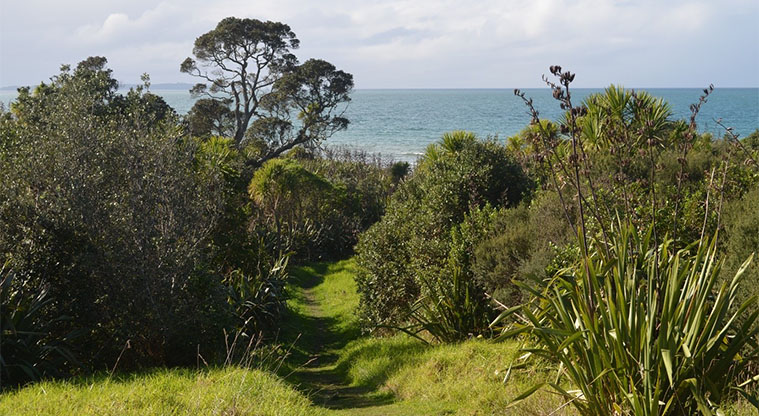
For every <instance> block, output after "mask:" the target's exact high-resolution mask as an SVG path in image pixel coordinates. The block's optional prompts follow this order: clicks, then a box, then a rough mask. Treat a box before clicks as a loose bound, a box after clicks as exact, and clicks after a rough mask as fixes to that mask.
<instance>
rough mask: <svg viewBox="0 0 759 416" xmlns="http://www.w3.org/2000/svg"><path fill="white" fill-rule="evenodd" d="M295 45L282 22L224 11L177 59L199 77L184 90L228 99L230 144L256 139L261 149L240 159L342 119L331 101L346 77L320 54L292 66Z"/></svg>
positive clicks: (263, 157) (341, 98)
mask: <svg viewBox="0 0 759 416" xmlns="http://www.w3.org/2000/svg"><path fill="white" fill-rule="evenodd" d="M299 45H300V41H299V40H298V39H297V38H296V37H295V33H293V31H292V30H290V27H289V26H288V25H286V24H284V23H278V22H271V21H267V22H262V21H260V20H256V19H238V18H235V17H228V18H226V19H223V20H222V21H221V22H219V24H218V25H217V26H216V28H215V29H213V30H211V31H210V32H208V33H206V34H204V35H202V36H200V37H198V38H197V39H196V40H195V46H194V48H193V55H195V59H192V58H187V59H185V61H184V62H182V64H181V66H180V71H182V72H184V73H187V74H190V75H193V76H196V77H199V78H201V79H203V80H204V82H203V83H199V84H197V85H195V87H193V88H192V90H190V91H191V93H193V94H194V95H196V96H200V95H205V96H207V97H209V98H211V99H214V100H224V99H228V100H229V101H230V103H231V106H232V110H231V111H232V113H233V115H234V120H235V123H234V140H235V145H236V146H237V147H238V148H241V147H243V144H244V142H245V141H246V139H247V138H255V139H257V140H263V141H264V143H265V144H266V146H264V151H263V152H262V153H261V154H260V155H258V156H257V157H255V158H253V159H251V160H250V161H249V162H248V163H249V164H252V165H254V166H260V165H261V164H263V162H265V161H267V160H269V159H271V158H274V157H276V156H278V155H280V154H281V153H283V152H285V151H287V150H289V149H292V148H293V147H295V146H297V145H301V144H316V143H318V142H319V141H320V140H323V139H324V138H326V137H329V136H330V135H332V134H333V133H335V132H336V131H339V130H341V129H344V128H345V127H347V125H348V120H347V119H345V118H344V117H342V112H341V111H340V109H339V108H338V107H339V105H340V104H341V103H345V102H347V101H350V97H349V93H350V91H351V89H352V88H353V76H352V75H351V74H348V73H346V72H343V71H340V70H337V69H336V68H335V66H334V65H332V64H330V63H329V62H326V61H323V60H318V59H311V60H308V61H307V62H305V63H303V64H302V65H298V60H297V58H296V57H295V55H293V54H292V53H291V50H292V49H297V48H298V46H299ZM294 116H295V117H297V121H294V120H293V117H294ZM251 124H252V125H251ZM249 126H250V127H251V128H252V131H251V132H249V133H248V134H247V135H246V131H248V128H249Z"/></svg>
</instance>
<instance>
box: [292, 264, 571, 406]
mask: <svg viewBox="0 0 759 416" xmlns="http://www.w3.org/2000/svg"><path fill="white" fill-rule="evenodd" d="M355 267H356V266H355V262H354V261H353V260H352V259H351V260H344V261H340V262H337V263H317V264H312V265H309V266H305V267H299V268H295V269H294V270H292V271H291V276H292V279H291V284H290V288H289V289H290V293H291V296H292V298H291V299H290V300H289V301H288V302H289V310H290V312H289V313H290V316H288V317H286V318H285V320H284V322H285V327H284V335H285V336H284V338H285V340H286V341H287V342H290V343H292V345H294V348H293V350H292V351H291V353H292V355H291V357H289V359H288V360H287V362H288V365H289V366H290V368H289V369H288V371H292V373H291V374H290V375H289V376H287V377H286V379H287V380H288V381H289V382H290V383H292V385H294V386H296V388H297V389H298V390H300V391H301V392H302V393H303V394H304V395H306V396H307V397H309V399H310V400H311V402H312V403H313V404H314V405H316V406H318V407H320V408H321V409H323V410H325V412H326V413H327V414H338V415H342V414H344V415H452V414H462V415H489V414H506V415H546V414H549V413H551V412H552V411H553V410H555V409H556V408H557V407H559V406H560V404H561V402H560V401H557V400H556V398H555V397H552V396H546V395H537V396H536V397H535V399H534V400H531V401H528V402H526V403H525V405H524V406H520V407H518V408H514V409H510V410H507V409H506V405H507V403H508V398H509V397H515V396H516V395H517V394H518V393H521V392H522V391H524V390H526V389H527V388H528V387H529V386H530V385H532V384H534V383H535V373H532V374H527V375H525V376H523V375H514V376H512V381H511V382H510V383H509V386H505V385H504V384H503V382H502V381H503V372H504V371H505V370H506V369H507V368H508V367H509V364H510V363H511V362H512V360H513V358H514V357H515V354H516V353H517V351H518V345H517V344H516V343H514V342H504V343H493V342H490V341H487V340H470V341H466V342H463V343H460V344H451V345H434V346H431V345H425V344H423V343H421V342H419V341H418V340H415V339H413V338H411V337H408V336H405V335H397V336H394V337H389V338H372V337H362V336H361V332H360V329H359V325H358V319H357V317H356V315H355V314H356V308H357V306H358V294H357V292H356V283H355V281H354V275H355ZM555 414H556V415H565V414H567V412H563V411H560V412H557V413H555Z"/></svg>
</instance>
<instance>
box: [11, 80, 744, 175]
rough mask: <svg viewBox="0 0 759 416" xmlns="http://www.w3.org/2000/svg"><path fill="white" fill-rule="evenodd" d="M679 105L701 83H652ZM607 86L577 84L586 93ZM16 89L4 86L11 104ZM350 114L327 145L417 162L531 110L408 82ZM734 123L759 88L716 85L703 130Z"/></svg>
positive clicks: (551, 105) (494, 95) (179, 95)
mask: <svg viewBox="0 0 759 416" xmlns="http://www.w3.org/2000/svg"><path fill="white" fill-rule="evenodd" d="M645 90H646V91H648V92H649V93H651V94H653V95H654V96H657V97H661V98H663V99H664V100H666V101H667V102H669V104H670V105H671V106H672V110H673V112H674V117H676V118H688V117H689V116H690V109H689V106H690V105H691V104H692V103H695V102H697V101H698V98H699V96H700V95H701V94H702V90H701V89H697V88H678V89H669V88H667V89H664V88H653V89H645ZM523 91H525V92H526V94H527V96H529V97H532V98H533V99H534V102H535V106H536V108H537V109H538V111H539V112H540V116H541V118H550V119H556V118H557V117H558V116H559V115H560V113H561V109H560V108H559V106H558V104H557V103H556V101H555V100H553V99H552V97H551V91H550V90H549V89H546V88H541V89H524V90H523ZM599 91H601V89H575V90H574V100H575V102H577V103H579V102H580V100H582V99H584V98H585V97H587V96H588V95H589V94H592V93H595V92H599ZM153 92H154V93H156V94H159V95H161V96H162V97H164V99H165V100H166V102H167V103H169V105H171V106H172V107H173V108H174V109H175V110H176V111H177V112H178V113H180V114H185V113H186V112H187V111H188V110H189V109H190V107H192V104H193V102H194V100H193V99H192V98H191V97H190V95H189V93H188V92H186V91H177V90H155V91H153ZM15 96H16V93H15V92H9V91H3V92H0V101H2V102H3V103H4V104H5V105H6V106H7V104H8V103H9V101H11V100H12V99H13V98H15ZM351 98H352V101H351V102H350V103H349V104H348V106H347V108H346V112H345V115H346V117H347V118H348V119H349V120H350V125H349V127H348V129H347V130H345V131H341V132H339V133H337V134H335V135H334V136H332V137H331V138H329V139H328V140H327V141H326V144H327V145H331V146H335V145H340V146H348V147H352V148H358V149H363V150H366V151H369V152H374V153H381V154H382V155H383V156H386V157H388V158H391V159H394V160H406V161H414V160H415V159H416V158H417V157H418V156H419V155H420V154H421V153H422V152H423V151H424V149H425V147H426V146H427V145H428V144H429V143H432V142H434V141H436V140H437V139H439V138H440V136H441V135H442V134H443V133H445V132H447V131H451V130H468V131H472V132H475V133H476V134H478V135H479V136H481V137H488V136H493V137H498V138H500V139H506V138H507V137H509V136H511V135H514V134H516V133H518V132H519V131H520V130H522V129H523V128H524V127H525V126H526V125H527V124H528V122H529V120H530V117H529V115H528V114H527V109H526V107H525V106H524V103H523V102H522V100H521V99H520V98H518V97H516V96H514V93H513V90H511V89H470V90H467V89H439V90H429V89H418V90H417V89H405V90H356V91H354V92H353V94H352V96H351ZM720 118H721V119H722V122H723V123H724V124H725V125H727V126H730V127H733V129H734V132H735V133H737V134H739V135H740V136H741V137H745V136H746V135H748V134H750V133H751V132H753V131H754V130H755V129H757V128H759V88H725V89H715V90H714V92H713V93H712V94H711V95H710V96H709V99H708V102H707V103H706V104H705V105H704V106H703V107H702V109H701V112H700V113H699V115H698V118H697V122H698V124H699V130H701V131H703V132H710V133H713V134H715V135H719V136H721V135H722V134H724V131H723V130H722V128H721V127H720V126H718V125H717V123H716V122H715V120H718V119H720Z"/></svg>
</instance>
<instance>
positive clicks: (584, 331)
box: [491, 66, 759, 416]
mask: <svg viewBox="0 0 759 416" xmlns="http://www.w3.org/2000/svg"><path fill="white" fill-rule="evenodd" d="M550 70H551V73H552V74H553V75H554V76H556V77H557V78H558V79H559V82H558V83H553V82H551V81H549V80H548V79H547V78H546V77H545V76H544V77H543V80H544V81H545V82H546V84H547V85H548V86H549V87H550V88H551V89H552V90H553V96H554V98H555V99H556V100H557V101H559V103H560V106H561V108H562V109H563V110H565V111H566V114H565V116H564V117H563V119H562V120H560V122H559V123H560V127H559V129H558V130H559V131H560V132H561V136H557V135H556V134H555V133H552V128H553V125H552V124H551V123H550V122H545V121H541V120H540V119H539V114H538V111H537V110H536V109H535V107H534V106H533V102H532V100H531V99H528V98H526V97H525V94H524V93H523V92H521V91H519V90H515V94H516V95H517V96H519V97H521V98H522V99H523V100H524V101H525V103H526V105H527V106H528V109H529V111H530V114H531V116H532V123H531V124H532V125H533V126H534V127H535V128H534V129H533V130H534V134H532V135H531V136H530V137H529V139H530V140H531V142H532V146H533V149H534V150H533V153H534V154H535V155H536V158H537V159H538V161H539V162H540V163H542V164H543V165H544V166H545V167H546V168H547V169H546V170H547V172H548V176H549V177H550V180H551V183H552V185H553V186H554V188H555V190H556V192H557V193H558V194H559V200H560V202H561V204H562V207H563V209H564V211H565V213H566V212H568V210H569V209H568V206H567V204H568V203H569V202H574V203H576V204H577V210H578V213H579V217H578V218H577V221H576V222H572V221H571V219H570V216H569V215H567V220H568V221H569V222H570V225H571V226H572V227H573V229H574V231H575V232H576V233H577V245H578V247H579V248H580V255H579V256H578V258H577V259H576V261H575V262H574V263H573V264H570V265H569V266H567V267H565V268H563V269H561V270H559V271H558V272H557V273H556V274H554V275H553V276H552V278H550V279H548V280H547V281H544V282H540V283H539V284H538V285H537V286H529V285H526V284H523V283H520V284H519V286H520V287H522V288H523V289H524V290H525V291H527V292H529V293H531V294H532V298H531V300H529V301H528V302H527V303H525V304H524V305H521V306H518V307H514V308H511V309H508V310H506V311H504V312H503V313H501V315H500V316H499V317H498V318H497V319H496V320H495V321H494V322H493V324H492V325H491V326H501V327H502V331H503V332H502V334H501V338H508V337H514V336H522V338H523V339H524V342H525V345H526V346H527V347H526V348H524V350H525V352H526V354H525V355H524V356H523V358H524V359H529V358H531V357H533V356H539V357H543V358H545V359H547V360H549V361H553V362H555V363H556V364H557V371H556V377H555V379H553V380H552V381H550V382H548V383H544V384H539V385H535V386H533V387H532V388H530V389H528V390H527V391H526V392H524V393H523V394H521V395H519V396H518V397H516V398H515V399H514V400H513V401H512V405H516V404H517V403H519V402H521V401H522V400H524V399H525V398H527V397H528V396H530V395H531V394H532V393H534V392H535V391H537V390H539V389H541V388H543V387H546V386H548V387H550V388H552V389H553V390H554V391H555V392H557V393H558V394H559V395H561V396H562V397H563V398H564V399H566V402H565V406H569V405H571V406H573V407H575V408H576V409H577V410H578V411H579V412H580V413H581V414H583V415H646V416H647V415H668V414H677V415H680V414H696V413H701V414H705V415H712V414H722V413H721V411H720V406H721V405H722V404H724V403H725V401H726V399H727V398H728V396H730V397H733V396H734V395H736V394H742V395H743V396H744V397H746V399H748V400H749V401H750V402H751V403H752V404H753V405H754V406H755V407H757V409H759V402H758V401H757V400H756V399H755V398H754V397H751V396H750V395H749V394H748V393H747V391H746V388H747V386H749V385H750V384H751V383H754V382H756V381H759V375H757V376H753V377H751V374H749V371H750V370H751V369H752V368H755V367H754V366H755V363H756V362H757V360H758V358H759V345H757V335H758V334H759V325H757V324H758V323H757V317H758V315H759V312H757V311H756V309H755V307H754V305H755V304H756V303H757V297H756V296H754V297H752V298H750V299H748V300H747V301H745V302H744V303H743V304H740V305H738V301H737V300H736V299H737V297H736V294H737V293H738V287H739V285H740V283H741V281H742V279H743V274H744V271H745V270H746V268H747V267H748V266H749V264H750V262H751V260H752V259H751V258H749V259H748V260H746V261H745V263H744V264H743V265H742V267H741V268H739V270H738V271H737V272H736V274H735V276H734V277H733V278H732V279H731V280H730V281H727V282H724V283H721V284H720V283H718V282H720V280H719V275H720V270H721V267H722V263H723V261H722V260H720V259H718V253H717V246H718V244H717V235H718V233H719V226H718V227H717V230H716V231H715V232H714V234H713V237H711V238H709V237H707V236H705V234H706V231H705V228H704V230H703V231H702V235H701V238H700V239H699V240H697V241H696V242H693V243H691V244H689V245H684V244H682V242H680V241H678V240H675V238H677V233H678V230H677V221H676V220H675V221H673V227H672V229H671V234H670V235H672V236H674V238H668V237H667V236H666V235H664V233H662V232H661V231H662V230H658V231H659V232H658V233H657V225H658V223H659V221H660V220H662V219H663V218H662V217H661V216H658V215H657V212H659V211H661V210H662V207H661V206H660V202H658V201H657V198H660V197H659V196H658V195H657V169H658V168H657V165H658V157H659V153H660V151H661V150H662V149H664V148H666V147H668V146H676V149H677V150H678V151H680V160H679V162H680V163H681V167H680V172H679V173H678V183H677V194H678V195H677V200H676V201H675V212H674V213H672V215H673V216H674V218H676V217H677V216H678V215H679V213H678V212H677V211H679V208H680V204H679V202H680V195H679V194H680V192H681V190H682V184H681V181H682V177H683V172H684V170H685V165H684V164H685V163H686V162H685V158H686V156H687V153H688V151H689V150H690V148H691V147H692V141H693V138H694V137H696V126H695V122H694V120H695V116H696V114H697V113H698V110H699V109H700V107H701V104H703V103H704V102H705V101H706V96H707V95H708V93H710V92H711V88H710V89H709V90H705V95H704V96H702V97H701V98H700V100H699V104H697V105H694V106H692V108H691V110H692V113H693V114H692V116H691V123H690V125H688V126H684V124H683V123H680V124H675V123H672V122H670V121H669V119H668V118H669V115H670V110H669V108H668V107H667V106H666V105H665V104H663V102H661V100H658V101H657V100H655V99H653V97H650V96H649V95H647V94H645V93H635V92H631V93H626V92H624V91H623V90H621V89H616V88H610V89H609V90H607V93H606V95H605V97H604V96H601V97H596V98H595V99H592V100H590V101H587V102H586V103H584V104H583V105H580V106H573V104H572V98H571V97H572V95H571V92H570V88H569V85H570V83H571V82H572V81H573V80H574V77H575V76H574V74H572V73H570V72H568V71H563V70H562V69H561V67H559V66H552V67H551V69H550ZM604 98H605V99H606V100H607V102H604V103H599V102H598V101H597V100H598V99H604ZM589 107H590V108H589ZM615 109H616V111H615ZM678 127H682V128H678ZM614 142H616V143H614ZM567 147H568V148H569V149H570V152H569V153H568V154H566V148H567ZM600 148H606V150H607V151H609V152H610V153H611V154H615V152H614V151H615V150H618V151H622V153H618V154H617V155H616V156H615V157H616V161H617V162H619V174H618V177H617V178H616V179H615V180H616V181H617V182H618V185H620V184H621V185H623V186H620V188H621V189H622V191H623V197H624V204H617V207H616V208H615V209H614V210H612V209H611V207H609V206H608V205H606V201H604V200H602V199H601V198H599V196H598V195H599V192H598V191H599V189H598V188H597V186H598V183H594V179H593V176H592V173H591V172H592V170H593V169H592V159H591V158H589V157H588V154H587V151H593V150H594V149H600ZM562 153H564V154H562ZM634 153H637V154H638V155H639V160H641V161H645V163H646V164H647V165H648V167H647V169H648V172H647V173H646V174H645V176H647V179H645V180H643V181H640V183H642V184H645V181H647V182H648V183H647V185H646V186H645V187H644V188H643V189H645V188H647V193H648V195H647V197H644V198H643V199H642V200H639V201H638V205H639V206H636V205H633V201H631V200H630V198H629V196H628V190H627V189H626V186H624V185H625V183H624V182H625V178H624V175H623V174H622V173H623V170H624V167H625V162H626V161H625V160H624V156H623V155H624V154H627V155H632V154H634ZM646 159H647V160H646ZM722 181H723V185H724V181H725V179H724V175H723V180H722ZM560 183H562V184H565V185H568V186H559V184H560ZM720 193H722V192H720ZM719 199H720V201H721V200H722V195H719ZM644 205H648V207H644ZM721 205H722V204H721V203H720V204H718V208H717V215H718V216H719V211H720V210H721ZM620 208H623V209H624V211H623V212H619V209H620ZM645 209H650V210H651V212H650V216H647V218H644V219H643V220H644V221H643V223H641V221H640V220H641V218H639V217H638V216H637V215H636V212H640V211H643V212H645ZM705 210H706V213H705V216H706V215H708V214H709V205H708V202H706V205H705ZM612 211H615V212H616V213H615V214H614V216H613V217H612V214H611V212H612ZM621 218H624V220H622V219H621ZM646 222H648V224H646ZM589 226H590V227H589ZM751 257H753V256H751Z"/></svg>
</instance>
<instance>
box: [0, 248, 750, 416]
mask: <svg viewBox="0 0 759 416" xmlns="http://www.w3.org/2000/svg"><path fill="white" fill-rule="evenodd" d="M355 267H356V266H355V263H354V261H353V260H346V261H341V262H337V263H317V264H313V265H310V266H307V267H299V268H294V269H293V270H292V282H291V284H290V287H289V289H290V295H291V298H290V299H289V300H288V304H289V307H290V311H289V313H288V316H287V319H286V321H285V323H284V325H283V328H282V332H281V334H280V342H281V343H282V344H285V345H288V346H289V345H292V348H291V354H290V355H289V356H288V357H287V359H286V362H285V363H284V364H285V365H284V366H283V367H282V368H281V369H280V372H279V377H278V376H277V375H275V374H272V373H271V372H266V371H262V370H257V369H240V368H233V367H230V368H226V369H211V370H190V369H184V370H182V369H171V370H166V369H163V370H156V371H152V372H148V373H140V374H131V375H123V376H117V377H115V378H113V379H110V378H108V377H103V376H100V377H90V378H86V379H79V380H70V381H59V382H44V383H38V384H35V385H32V386H29V387H26V388H24V389H21V390H19V391H15V392H9V393H5V394H3V395H2V396H0V415H6V414H8V415H11V414H12V415H195V414H203V415H490V414H498V415H548V414H551V412H553V411H555V410H556V409H558V408H559V407H561V406H562V404H563V402H562V399H561V398H560V397H558V396H557V395H555V394H552V393H550V392H548V391H540V392H538V393H536V394H534V395H533V396H531V397H530V398H529V399H528V400H526V401H525V402H522V403H520V404H519V405H518V406H516V407H514V408H508V409H507V408H506V406H507V404H508V402H509V400H511V399H513V398H514V397H516V396H517V395H518V394H520V393H522V392H523V391H525V390H527V389H528V388H529V387H530V386H532V385H534V384H536V383H538V382H540V381H545V380H546V379H548V378H550V377H553V376H554V375H555V373H554V372H553V371H550V370H548V369H546V368H540V367H539V366H534V367H531V368H523V369H518V370H513V371H512V373H511V376H510V378H509V380H508V382H506V383H503V378H504V376H505V374H506V372H507V370H508V368H509V365H510V363H511V362H512V361H513V359H514V358H515V357H516V355H517V354H518V349H519V345H518V344H517V343H516V341H507V342H502V343H494V342H492V341H489V340H482V339H473V340H469V341H466V342H462V343H459V344H452V345H426V344H423V343H421V342H420V341H418V340H416V339H413V338H410V337H408V336H405V335H396V336H392V337H385V338H371V337H362V336H361V335H360V330H359V326H358V320H357V317H356V315H355V309H356V306H357V305H358V295H357V294H356V289H355V282H354V280H353V273H354V270H355ZM309 362H310V364H308V365H305V364H306V363H309ZM285 376H286V377H285ZM727 410H728V412H727V414H728V415H750V414H754V413H752V412H753V410H752V409H751V408H750V407H749V405H748V404H747V403H746V402H736V404H735V405H734V406H733V407H732V408H730V409H727ZM553 414H554V415H573V414H575V413H574V411H573V409H572V408H571V407H570V406H567V407H564V408H562V409H561V410H559V411H557V412H556V413H553Z"/></svg>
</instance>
